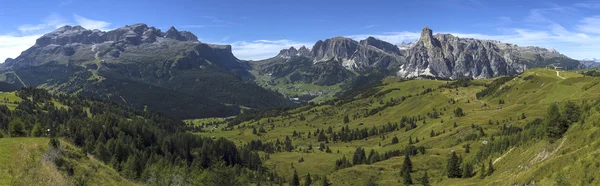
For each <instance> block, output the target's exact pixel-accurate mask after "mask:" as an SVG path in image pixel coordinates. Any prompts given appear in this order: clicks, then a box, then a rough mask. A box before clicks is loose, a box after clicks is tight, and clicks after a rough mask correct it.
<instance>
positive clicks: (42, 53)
mask: <svg viewBox="0 0 600 186" xmlns="http://www.w3.org/2000/svg"><path fill="white" fill-rule="evenodd" d="M199 44H200V42H199V41H198V38H197V37H196V36H195V35H194V34H192V33H191V32H187V31H181V32H180V31H177V29H175V28H174V27H171V29H169V31H167V32H166V33H163V32H161V30H160V29H156V28H154V27H148V26H147V25H146V24H134V25H127V26H125V27H122V28H117V29H114V30H111V31H107V32H104V31H100V30H87V29H85V28H83V27H81V26H64V27H61V28H58V29H57V30H55V31H53V32H50V33H48V34H45V35H43V36H42V37H40V38H39V39H37V41H36V44H35V45H34V46H33V47H31V48H29V49H28V50H26V51H24V52H23V53H22V55H20V56H19V57H17V58H16V59H15V60H12V61H10V62H8V63H4V64H2V65H1V66H0V67H1V69H13V68H21V67H29V66H35V65H41V64H44V63H47V62H58V63H73V64H80V63H85V62H89V61H93V60H103V59H118V58H120V57H122V56H123V54H124V53H128V52H127V50H128V49H131V50H129V51H135V52H137V53H142V54H143V55H145V56H153V55H158V54H163V55H164V56H162V57H168V56H176V55H187V54H186V53H185V50H179V51H177V50H176V52H178V53H170V51H171V50H169V48H173V49H175V48H182V49H186V48H187V49H190V48H191V49H193V48H194V46H195V45H199ZM165 47H167V48H165ZM160 48H163V50H165V51H166V52H162V51H161V50H160ZM222 49H226V50H225V51H224V52H220V53H223V54H226V53H229V55H230V56H227V57H226V58H227V59H228V60H227V61H224V62H223V63H219V62H220V61H216V63H215V64H217V65H224V66H232V64H236V65H238V66H239V65H240V64H241V61H240V60H238V59H237V58H235V57H233V54H231V48H230V47H229V49H227V46H223V47H216V48H214V49H211V51H212V52H219V51H220V50H222ZM155 50H156V51H155ZM182 52H183V54H179V53H182ZM125 55H127V54H125ZM234 58H235V59H234ZM134 59H135V58H134Z"/></svg>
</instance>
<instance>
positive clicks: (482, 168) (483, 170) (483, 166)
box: [479, 163, 487, 179]
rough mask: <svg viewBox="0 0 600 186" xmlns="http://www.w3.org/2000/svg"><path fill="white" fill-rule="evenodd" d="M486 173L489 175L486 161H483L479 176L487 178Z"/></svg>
mask: <svg viewBox="0 0 600 186" xmlns="http://www.w3.org/2000/svg"><path fill="white" fill-rule="evenodd" d="M486 175H487V172H486V170H485V163H482V164H481V169H480V170H479V178H481V179H483V178H485V176H486Z"/></svg>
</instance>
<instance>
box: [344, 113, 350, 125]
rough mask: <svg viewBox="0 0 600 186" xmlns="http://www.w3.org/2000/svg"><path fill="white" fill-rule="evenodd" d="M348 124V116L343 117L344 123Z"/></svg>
mask: <svg viewBox="0 0 600 186" xmlns="http://www.w3.org/2000/svg"><path fill="white" fill-rule="evenodd" d="M349 122H350V118H348V115H345V116H344V123H349Z"/></svg>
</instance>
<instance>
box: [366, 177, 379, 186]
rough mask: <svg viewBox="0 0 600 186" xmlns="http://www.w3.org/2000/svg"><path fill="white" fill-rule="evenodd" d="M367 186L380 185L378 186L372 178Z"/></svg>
mask: <svg viewBox="0 0 600 186" xmlns="http://www.w3.org/2000/svg"><path fill="white" fill-rule="evenodd" d="M367 186H378V185H377V183H375V180H373V178H371V179H369V181H368V182H367Z"/></svg>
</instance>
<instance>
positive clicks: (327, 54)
mask: <svg viewBox="0 0 600 186" xmlns="http://www.w3.org/2000/svg"><path fill="white" fill-rule="evenodd" d="M357 48H358V42H356V41H354V40H352V39H350V38H347V37H341V36H338V37H334V38H330V39H326V40H325V41H321V40H319V41H317V43H315V45H314V46H313V48H312V50H311V53H312V54H311V55H312V56H313V57H315V62H319V61H328V60H331V59H335V60H343V59H348V58H350V56H352V54H354V52H356V49H357Z"/></svg>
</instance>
